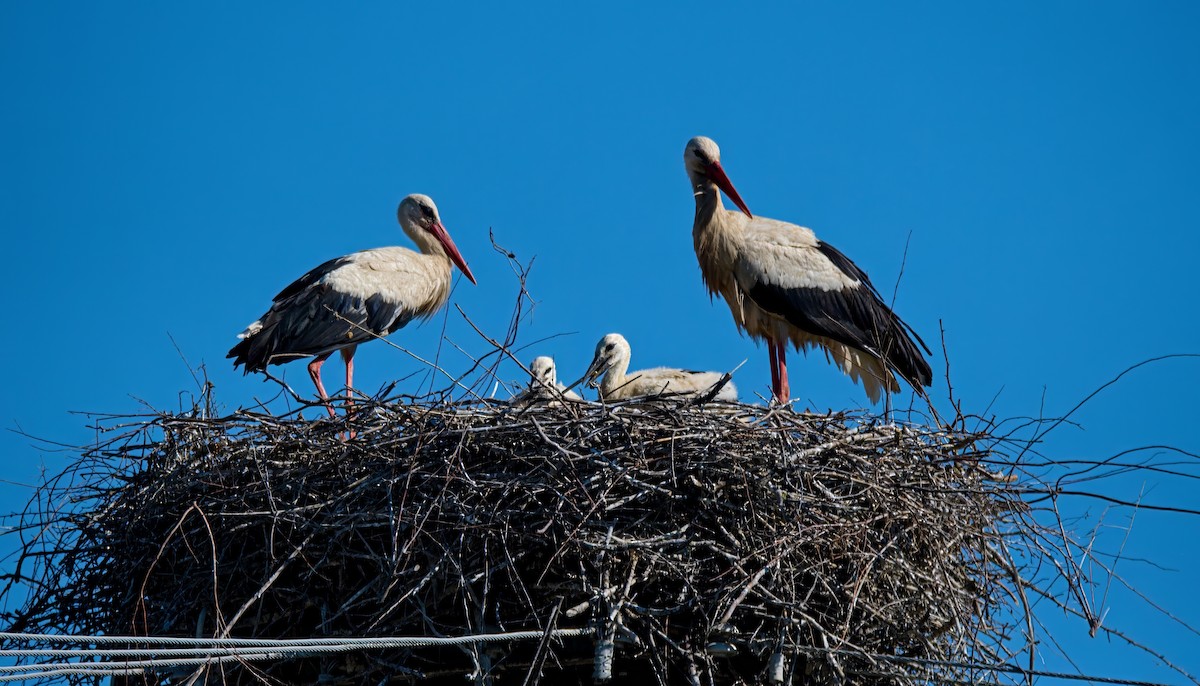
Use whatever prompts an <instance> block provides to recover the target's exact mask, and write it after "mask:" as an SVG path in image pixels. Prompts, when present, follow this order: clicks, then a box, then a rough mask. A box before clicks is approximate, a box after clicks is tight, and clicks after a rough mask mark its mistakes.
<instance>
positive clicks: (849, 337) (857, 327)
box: [683, 136, 933, 403]
mask: <svg viewBox="0 0 1200 686" xmlns="http://www.w3.org/2000/svg"><path fill="white" fill-rule="evenodd" d="M683 163H684V166H685V167H686V168H687V173H688V177H689V178H690V179H691V182H692V190H693V191H694V193H695V196H696V218H695V223H694V224H693V226H692V240H693V243H694V245H695V249H696V259H697V260H699V262H700V273H701V275H702V276H703V277H704V285H705V286H707V287H708V293H709V297H712V296H713V295H714V294H716V293H720V294H721V296H722V297H724V298H725V303H726V304H727V305H729V310H730V312H731V313H732V314H733V321H734V323H735V324H736V325H737V327H738V330H739V331H744V332H747V333H749V334H750V336H751V337H752V338H755V339H765V340H766V342H767V350H768V351H769V353H770V356H771V392H772V394H773V395H774V397H775V400H777V401H778V402H780V403H787V402H788V401H789V400H790V392H789V389H788V378H787V363H786V353H787V344H788V342H789V341H790V342H791V343H792V344H794V345H795V346H796V348H797V349H798V350H801V351H807V350H808V349H809V348H820V349H822V350H824V351H825V355H826V357H827V358H828V359H829V360H831V361H832V362H834V363H835V364H837V365H838V366H839V367H841V369H842V371H844V372H845V373H846V374H848V375H849V376H850V377H851V378H852V379H854V380H855V381H856V382H860V383H862V385H863V387H864V388H865V389H866V391H867V395H868V396H869V397H870V398H871V401H872V402H878V401H879V398H880V396H881V395H882V393H883V392H884V391H888V392H892V393H895V392H898V391H899V390H900V386H899V385H898V384H897V382H896V378H895V376H893V375H892V372H893V371H894V372H896V373H897V374H899V375H900V376H901V377H903V378H904V380H905V381H907V382H908V383H909V384H910V385H911V386H912V387H913V388H914V389H917V390H918V392H920V390H921V388H922V387H923V386H928V385H930V384H931V383H932V381H933V375H932V372H931V370H930V368H929V363H928V362H927V361H926V360H925V358H924V356H922V355H921V351H920V350H919V349H918V348H917V345H918V344H919V345H920V346H921V347H922V348H924V349H925V352H926V353H927V354H928V353H929V348H928V346H926V345H925V343H924V341H922V340H921V338H920V336H918V335H917V334H916V332H915V331H913V330H912V328H911V327H909V326H908V325H907V324H905V323H904V322H903V321H901V320H900V318H899V317H897V316H896V314H895V313H894V312H892V311H891V309H889V308H888V306H887V305H885V304H884V303H883V299H882V298H881V297H880V296H879V292H878V291H876V290H875V287H874V286H873V285H872V284H871V280H870V279H868V278H867V275H866V273H865V272H863V270H861V269H859V268H858V266H857V265H855V264H854V263H853V262H851V261H850V259H849V258H848V257H846V256H845V255H843V254H842V253H841V252H839V251H838V250H837V248H834V247H833V246H832V245H829V244H828V243H825V242H823V241H821V240H819V239H818V238H817V237H816V236H815V235H814V234H813V232H812V230H810V229H807V228H805V227H803V226H797V225H795V224H788V223H786V222H781V221H777V220H774V219H766V218H764V217H755V216H754V215H753V214H751V213H750V210H749V208H747V207H746V203H745V202H743V201H742V198H741V196H739V195H738V193H737V191H736V190H735V189H734V187H733V183H731V182H730V181H729V177H728V176H726V175H725V170H724V169H723V168H722V167H721V151H720V149H719V148H718V147H717V144H716V143H715V142H713V140H712V139H710V138H705V137H703V136H697V137H696V138H693V139H691V140H690V141H688V144H687V147H686V148H684V151H683ZM721 191H725V193H726V194H727V195H729V198H730V199H731V200H733V202H734V204H735V205H737V206H738V208H740V209H741V212H735V211H733V210H726V209H725V208H724V206H723V205H722V204H721Z"/></svg>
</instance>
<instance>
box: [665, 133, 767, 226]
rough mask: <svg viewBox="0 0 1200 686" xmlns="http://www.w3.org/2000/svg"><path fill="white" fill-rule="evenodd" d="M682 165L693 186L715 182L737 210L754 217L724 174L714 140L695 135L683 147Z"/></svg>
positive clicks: (719, 153)
mask: <svg viewBox="0 0 1200 686" xmlns="http://www.w3.org/2000/svg"><path fill="white" fill-rule="evenodd" d="M683 166H684V167H685V168H687V173H688V177H689V178H690V179H691V180H692V185H693V186H696V185H700V184H702V183H706V182H711V183H714V184H716V186H717V188H720V189H721V190H723V191H725V195H728V196H729V199H730V200H732V201H733V204H735V205H737V206H738V209H739V210H741V211H742V212H745V213H746V216H747V217H750V218H751V219H753V218H754V215H753V214H750V208H749V207H746V203H745V202H744V201H743V200H742V196H740V195H738V192H737V189H736V188H734V187H733V182H732V181H730V180H729V177H728V176H726V175H725V169H724V168H723V167H721V149H720V148H718V147H717V142H716V141H714V140H713V139H711V138H707V137H705V136H696V137H695V138H693V139H692V140H690V141H688V143H687V147H685V148H684V149H683Z"/></svg>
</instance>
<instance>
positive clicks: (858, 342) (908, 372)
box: [748, 242, 933, 387]
mask: <svg viewBox="0 0 1200 686" xmlns="http://www.w3.org/2000/svg"><path fill="white" fill-rule="evenodd" d="M817 249H818V250H820V251H821V253H822V254H823V255H825V257H826V258H828V259H829V261H830V262H832V263H833V264H834V266H836V267H837V268H838V269H839V270H841V271H842V272H843V273H845V274H846V275H847V276H849V277H851V278H853V279H855V280H857V281H859V285H858V286H857V287H852V288H843V289H840V290H833V291H830V290H823V289H820V288H794V287H793V288H789V287H786V286H781V285H779V284H770V283H762V282H759V283H755V284H754V285H753V286H752V287H751V288H750V290H749V291H748V295H749V296H750V298H751V299H752V300H754V302H755V304H757V305H758V306H759V307H761V308H762V309H764V310H766V311H768V312H771V313H772V314H776V315H778V316H780V317H783V318H784V319H786V320H787V321H788V323H790V324H791V325H792V326H795V327H797V328H799V329H801V330H802V331H805V332H808V333H810V334H814V335H817V336H824V337H825V338H830V339H832V340H835V341H837V342H838V343H842V344H843V345H848V346H850V347H852V348H857V349H858V350H862V351H864V352H866V353H868V354H870V355H872V356H874V357H876V358H878V359H881V360H884V361H885V362H886V363H887V364H888V366H890V367H892V368H893V369H894V370H895V371H896V372H897V373H899V374H900V376H902V377H904V379H905V380H906V381H908V383H909V384H911V385H912V386H914V387H920V386H929V385H930V384H932V383H933V371H932V370H931V369H930V367H929V363H928V362H927V361H926V360H925V357H924V356H923V355H921V352H920V350H918V349H917V344H918V343H919V344H920V345H921V347H922V348H925V350H926V351H928V350H929V348H928V347H927V346H925V343H924V341H921V338H920V336H917V335H916V333H915V332H914V331H913V330H912V329H911V328H910V327H909V326H908V325H907V324H905V323H904V322H903V321H902V320H901V319H900V317H898V316H896V314H895V313H894V312H892V310H891V309H890V308H888V306H887V305H885V304H884V303H883V299H882V298H880V297H879V292H878V291H876V290H875V286H874V285H872V284H871V281H870V279H869V278H868V277H867V274H866V272H864V271H863V270H861V269H859V267H858V265H856V264H854V262H852V261H851V260H850V258H848V257H846V256H845V255H843V254H842V253H841V252H840V251H839V250H837V249H836V248H834V247H833V246H831V245H829V244H827V243H821V242H818V244H817ZM914 338H915V339H916V341H915V342H914V340H913V339H914Z"/></svg>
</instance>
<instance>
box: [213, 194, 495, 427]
mask: <svg viewBox="0 0 1200 686" xmlns="http://www.w3.org/2000/svg"><path fill="white" fill-rule="evenodd" d="M396 216H397V218H398V219H399V221H400V226H401V227H402V228H403V229H404V233H406V234H408V237H409V238H411V239H412V241H413V243H416V244H417V247H418V248H419V249H420V252H414V251H412V250H409V249H408V248H400V247H390V248H374V249H371V250H363V251H361V252H356V253H351V254H349V255H345V256H343V257H337V258H334V259H332V260H329V261H328V262H326V263H324V264H322V265H320V266H318V267H316V268H315V269H312V270H311V271H309V272H308V273H307V274H305V275H304V276H301V277H300V278H299V279H296V280H295V281H293V282H292V283H291V284H290V285H289V286H288V287H287V288H284V289H283V290H282V291H280V292H279V294H278V295H276V296H275V298H274V301H273V302H272V304H271V307H270V309H268V310H267V311H266V313H265V314H263V316H262V317H259V319H258V320H257V321H255V322H254V323H252V324H250V326H248V327H246V330H245V331H243V332H242V333H241V334H239V335H238V338H240V339H242V340H241V342H240V343H238V344H237V345H235V346H233V348H232V349H231V350H230V351H229V355H228V357H232V358H233V366H234V367H235V368H236V367H237V366H238V365H245V372H246V373H247V374H248V373H250V372H254V371H264V370H265V369H266V368H267V365H272V364H284V363H285V362H291V361H292V360H296V359H299V358H304V357H312V358H315V359H313V360H312V361H311V362H309V364H308V374H309V376H310V377H311V378H312V381H313V384H314V385H315V386H316V387H317V394H318V395H319V396H320V397H321V400H322V401H323V402H325V406H326V408H327V409H328V411H329V415H330V416H331V417H335V416H336V414H335V413H334V411H333V407H332V406H331V405H330V404H329V395H328V394H327V393H326V392H325V386H324V384H322V383H321V365H322V364H324V363H325V360H326V359H328V358H329V356H330V355H332V354H333V353H334V352H335V351H341V354H342V358H343V359H344V360H345V362H346V393H347V397H350V393H351V388H352V387H353V380H354V378H353V377H354V351H355V350H356V349H357V347H358V345H359V344H360V343H363V342H364V341H369V340H371V339H373V338H381V337H383V336H386V335H388V334H390V333H392V332H393V331H396V330H397V329H400V328H402V327H403V326H404V325H406V324H408V323H409V322H410V321H412V320H413V319H424V318H428V317H430V316H432V315H433V314H434V313H435V312H437V311H438V310H440V309H441V308H442V306H443V305H445V304H446V299H447V298H448V297H449V296H450V277H451V271H452V265H455V266H457V267H458V268H459V269H460V270H462V273H463V274H465V275H466V277H467V278H468V279H469V280H470V281H471V283H475V276H474V275H472V274H471V270H470V268H469V267H467V263H466V261H465V260H464V259H463V257H462V255H461V254H460V253H459V252H458V248H457V247H455V245H454V241H453V240H451V238H450V234H449V233H447V231H446V227H445V226H443V225H442V220H441V217H440V216H439V215H438V210H437V206H436V205H434V204H433V200H432V199H431V198H430V197H429V196H427V195H420V194H414V195H410V196H408V197H406V198H404V200H402V201H401V202H400V206H399V207H398V208H397V210H396Z"/></svg>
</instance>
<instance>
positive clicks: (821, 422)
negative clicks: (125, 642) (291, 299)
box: [9, 401, 1028, 684]
mask: <svg viewBox="0 0 1200 686" xmlns="http://www.w3.org/2000/svg"><path fill="white" fill-rule="evenodd" d="M115 423H116V422H114V424H115ZM351 425H352V427H353V429H354V431H355V435H354V436H353V437H352V438H349V439H347V436H346V435H345V431H346V428H347V425H346V424H345V423H343V422H340V421H339V422H333V421H328V420H320V421H315V422H314V421H310V420H306V419H303V418H301V417H300V416H298V415H290V416H283V417H278V416H269V415H264V414H252V413H246V412H239V413H236V414H234V415H232V416H227V417H213V416H209V415H207V413H206V412H205V411H203V410H201V409H197V410H196V411H193V412H187V413H182V414H163V415H160V416H157V417H153V418H148V419H146V420H145V421H144V422H135V423H132V424H130V423H129V422H124V423H123V427H124V428H125V429H126V431H124V432H121V434H120V437H119V438H114V439H111V440H108V441H106V442H104V443H103V444H101V445H99V446H96V447H94V448H93V449H91V450H90V451H89V452H87V453H86V454H85V455H84V457H83V460H82V461H81V462H79V463H78V464H76V465H75V466H74V468H73V469H72V470H70V472H69V475H64V477H63V478H64V479H66V478H68V476H69V478H70V481H71V486H70V491H69V492H70V493H71V496H72V500H73V503H74V505H73V506H71V507H69V508H66V509H59V508H46V507H42V506H39V501H35V503H34V504H33V506H32V507H31V508H30V511H29V512H27V514H26V517H27V521H26V524H27V525H29V530H33V525H34V524H36V526H38V527H40V528H38V529H37V531H39V532H40V535H39V536H38V537H37V538H36V539H33V540H31V541H30V542H29V543H28V544H27V546H26V551H25V556H24V559H23V564H24V565H25V567H24V569H23V570H21V571H20V572H19V574H18V575H19V576H21V575H23V576H24V577H26V578H36V579H37V581H38V584H40V585H35V586H33V589H32V591H31V595H30V597H29V600H28V602H27V603H26V605H25V606H24V607H23V608H22V609H21V610H20V611H19V612H17V613H14V614H12V615H11V616H10V617H9V619H10V621H11V622H12V630H14V631H30V632H38V631H70V632H75V633H90V634H102V633H106V634H126V635H127V634H136V635H180V636H205V637H212V636H233V637H257V638H286V637H305V638H308V637H315V636H462V635H470V634H479V633H489V632H496V631H513V630H529V629H536V630H548V629H551V628H554V627H591V628H593V630H594V633H593V634H592V635H591V636H585V637H579V638H570V639H565V640H561V641H560V640H547V641H544V642H543V645H539V644H538V642H537V641H533V642H531V643H530V642H525V643H511V644H506V643H500V644H489V645H478V646H471V645H468V646H462V647H455V648H444V647H443V648H436V649H434V648H411V649H388V650H374V651H361V652H353V653H347V654H336V655H325V656H315V657H302V658H296V659H290V660H280V661H278V662H274V663H262V662H258V663H254V664H238V663H236V662H234V663H225V664H222V665H220V666H216V667H211V668H209V669H210V672H211V673H210V674H209V675H208V681H207V683H209V684H215V683H258V682H263V683H280V682H282V683H316V682H318V681H320V682H321V683H338V684H341V683H345V684H379V683H385V682H388V680H389V679H390V680H394V681H395V682H405V681H406V680H413V681H417V682H421V683H437V680H438V679H439V678H441V679H446V680H447V681H446V683H463V678H464V677H468V678H474V679H475V680H476V681H477V682H479V683H484V682H487V681H489V680H495V681H497V682H498V683H517V684H520V683H534V682H536V680H537V679H538V678H541V679H542V680H543V681H544V682H545V683H554V684H560V683H592V681H593V679H594V678H596V677H599V678H601V679H602V678H604V677H606V676H608V674H606V673H605V670H606V669H608V667H607V666H606V664H605V663H606V658H605V654H606V653H607V652H608V651H609V650H611V651H612V654H613V660H612V663H611V675H612V677H613V678H614V679H618V680H622V679H627V678H630V677H631V676H633V675H642V676H644V677H646V678H648V679H656V680H657V681H658V682H659V683H742V682H745V683H796V684H798V683H910V682H912V681H913V680H914V679H917V680H942V679H951V680H961V681H969V682H981V681H996V680H997V679H998V677H997V676H996V674H995V673H994V672H992V671H989V670H988V669H987V666H988V665H997V664H1003V663H1005V662H1006V661H1007V660H1009V659H1010V658H1011V655H1009V654H1008V653H1005V652H1004V645H1005V642H1006V641H1007V640H1008V639H1009V638H1010V632H1012V631H1013V628H1012V626H1010V624H1011V622H1013V621H1014V617H1019V614H1020V613H1019V606H1018V605H1016V598H1017V597H1018V595H1019V593H1020V591H1019V589H1017V588H1016V583H1015V579H1016V576H1015V571H1014V569H1013V564H1012V562H1011V560H1010V559H1009V558H1007V557H1006V556H1005V555H1004V554H1002V552H1001V551H1003V550H1004V549H1005V541H1004V539H1005V538H1006V537H1009V536H1011V535H1013V533H1014V531H1016V532H1017V533H1019V532H1020V529H1021V527H1024V526H1028V524H1026V523H1024V522H1023V518H1022V515H1021V513H1022V512H1023V511H1024V506H1023V504H1022V502H1021V500H1020V498H1019V497H1018V496H1017V495H1015V491H1014V489H1013V488H1012V487H1011V486H1010V484H1009V483H1008V481H1007V480H1006V479H1005V478H1003V476H1002V475H1000V474H997V473H995V472H994V471H992V470H993V469H995V466H994V465H993V466H991V467H989V466H987V464H988V463H987V460H986V459H985V458H987V457H988V456H987V454H986V451H985V449H984V448H981V447H979V446H980V445H983V443H981V441H986V440H987V437H986V436H978V435H964V434H957V433H950V432H946V431H943V430H939V429H932V428H928V427H924V426H919V425H908V424H896V423H891V422H886V423H885V422H882V421H880V419H879V418H877V417H873V416H868V415H864V414H844V413H843V414H834V415H811V414H797V413H793V412H791V411H790V410H775V409H768V408H765V407H762V406H751V405H729V404H711V403H710V404H707V405H703V406H697V405H695V404H688V403H686V402H678V401H676V402H666V401H658V402H643V403H633V404H618V405H607V406H602V405H599V404H586V403H585V404H574V403H572V404H568V405H566V406H552V405H541V406H533V407H525V408H517V407H510V406H507V405H505V406H492V405H485V404H478V403H477V404H473V405H462V404H458V405H454V404H440V403H420V402H411V401H409V402H400V401H377V402H368V403H360V404H359V405H358V409H357V412H356V414H355V416H354V419H353V421H352V422H351ZM110 428H114V427H110ZM56 487H58V488H65V482H64V483H60V484H55V483H53V482H52V483H51V484H50V485H49V486H48V487H47V489H46V490H44V491H43V495H45V494H48V493H50V492H52V491H53V490H54V488H56ZM41 505H45V503H44V502H43V503H41ZM1014 606H1016V607H1017V609H1018V611H1017V612H1016V613H1014V611H1013V610H1014ZM1017 621H1019V620H1017ZM1018 633H1019V632H1018ZM189 673H190V672H183V673H176V674H174V675H172V674H170V673H161V672H160V673H154V672H149V673H147V675H146V676H144V677H140V678H138V679H135V680H134V681H136V682H137V683H142V682H150V683H183V682H184V680H185V679H184V677H186V676H187V674H189ZM423 680H424V681H423ZM82 681H85V680H81V682H82ZM650 683H653V681H650Z"/></svg>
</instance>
